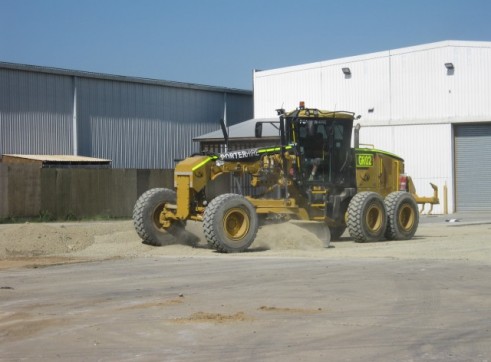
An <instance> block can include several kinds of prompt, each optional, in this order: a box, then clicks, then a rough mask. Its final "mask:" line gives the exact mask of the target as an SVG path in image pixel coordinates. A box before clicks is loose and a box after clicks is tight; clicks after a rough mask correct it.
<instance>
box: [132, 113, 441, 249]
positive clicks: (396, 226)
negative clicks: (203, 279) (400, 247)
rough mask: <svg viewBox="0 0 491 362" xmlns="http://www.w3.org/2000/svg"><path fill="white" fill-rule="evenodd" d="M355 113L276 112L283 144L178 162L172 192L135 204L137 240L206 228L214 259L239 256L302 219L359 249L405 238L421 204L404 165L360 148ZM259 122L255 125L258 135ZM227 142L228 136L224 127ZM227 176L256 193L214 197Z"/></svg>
mask: <svg viewBox="0 0 491 362" xmlns="http://www.w3.org/2000/svg"><path fill="white" fill-rule="evenodd" d="M354 120H355V115H354V113H351V112H344V111H336V112H331V111H323V110H319V109H315V108H306V107H305V106H304V105H303V104H302V103H301V105H300V107H299V108H297V109H296V110H294V111H292V112H288V113H286V112H285V111H284V110H278V121H277V122H269V123H274V124H273V125H274V126H275V127H277V129H278V131H279V136H280V142H279V144H276V145H272V146H271V147H261V148H252V149H245V150H235V151H230V152H223V153H220V154H199V155H194V156H191V157H189V158H186V159H185V160H183V161H181V162H179V163H178V164H177V166H176V168H175V172H174V190H171V189H164V188H157V189H151V190H149V191H147V192H145V193H144V194H143V195H141V196H140V198H139V199H138V200H137V202H136V204H135V207H134V210H133V221H134V225H135V228H136V231H137V233H138V235H139V236H140V237H141V238H142V239H143V241H144V242H145V243H147V244H150V245H161V244H162V243H163V240H164V239H168V235H169V234H170V235H173V236H175V237H179V235H181V234H182V233H183V230H184V228H185V225H186V221H187V220H195V221H200V222H203V231H204V235H205V237H206V239H207V241H208V244H209V245H210V246H211V247H212V248H214V249H216V250H218V251H220V252H226V253H229V252H242V251H244V250H246V249H247V248H249V247H250V245H251V244H252V243H253V241H254V239H255V237H256V234H257V231H258V228H259V227H260V225H262V223H263V222H265V221H267V220H299V221H304V222H307V223H315V224H317V225H321V226H322V228H323V229H324V230H325V234H324V237H325V239H326V240H325V241H326V242H327V245H329V241H330V240H336V239H338V238H339V237H340V236H341V235H342V234H343V233H344V231H345V230H346V228H348V230H349V234H350V236H351V238H353V239H354V240H355V241H356V242H370V241H378V240H381V239H384V238H385V239H387V240H394V239H395V240H400V239H410V238H412V237H413V235H414V234H415V232H416V230H417V228H418V223H419V212H418V211H419V210H418V205H417V203H418V202H426V203H430V204H437V203H438V189H437V188H436V186H434V185H432V187H433V188H434V195H433V197H430V198H428V197H426V198H420V197H419V196H417V195H416V192H415V188H414V184H413V182H412V180H411V178H410V177H409V176H407V175H406V174H405V170H404V160H403V159H402V158H400V157H399V156H396V155H394V154H391V153H389V152H385V151H381V150H377V149H374V148H371V147H368V148H360V145H359V141H358V133H359V125H357V126H356V127H355V129H354V134H355V139H354V146H355V147H354V148H352V147H351V137H352V133H353V123H354ZM262 126H263V123H261V122H258V123H257V124H256V129H255V135H256V137H261V136H262ZM222 130H223V131H224V137H225V138H226V139H227V138H228V135H227V132H226V128H225V127H224V126H223V124H222ZM224 174H233V175H235V176H241V175H245V174H247V175H249V177H248V179H249V180H250V185H251V186H252V187H253V189H254V190H255V192H254V193H253V195H250V196H244V195H241V194H235V193H223V194H218V195H216V193H215V194H214V193H213V192H209V189H211V188H212V187H211V185H212V184H213V182H214V181H216V180H217V179H218V178H219V177H221V176H223V175H224Z"/></svg>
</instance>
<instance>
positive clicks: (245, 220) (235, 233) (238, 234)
mask: <svg viewBox="0 0 491 362" xmlns="http://www.w3.org/2000/svg"><path fill="white" fill-rule="evenodd" d="M249 228H250V222H249V215H248V214H247V212H246V211H245V210H243V209H241V208H233V209H230V210H228V211H227V212H226V213H225V215H224V217H223V229H224V230H225V234H226V236H227V238H229V239H231V240H240V239H242V238H244V237H245V236H246V235H247V233H248V232H249Z"/></svg>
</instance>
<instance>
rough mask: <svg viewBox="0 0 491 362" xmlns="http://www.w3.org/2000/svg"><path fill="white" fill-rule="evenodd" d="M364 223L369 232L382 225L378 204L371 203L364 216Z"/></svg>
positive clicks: (378, 228) (375, 230)
mask: <svg viewBox="0 0 491 362" xmlns="http://www.w3.org/2000/svg"><path fill="white" fill-rule="evenodd" d="M365 223H366V225H367V226H368V228H369V229H370V231H371V232H377V231H378V230H380V228H381V226H382V210H380V207H378V205H371V206H370V207H369V208H368V210H367V213H366V216H365Z"/></svg>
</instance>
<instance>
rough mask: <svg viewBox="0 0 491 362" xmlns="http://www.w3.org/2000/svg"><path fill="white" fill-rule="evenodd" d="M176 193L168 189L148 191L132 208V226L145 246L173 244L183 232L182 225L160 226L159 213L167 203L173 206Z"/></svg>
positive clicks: (177, 222)
mask: <svg viewBox="0 0 491 362" xmlns="http://www.w3.org/2000/svg"><path fill="white" fill-rule="evenodd" d="M175 202H176V193H175V191H174V190H169V189H163V188H159V189H150V190H148V191H147V192H145V193H144V194H143V195H141V196H140V197H139V198H138V200H137V201H136V204H135V207H134V208H133V224H134V226H135V229H136V232H137V233H138V236H140V238H141V239H142V240H143V242H144V243H145V244H148V245H153V246H162V245H166V244H169V243H172V242H173V241H174V242H175V238H179V237H180V235H182V234H183V232H184V223H183V222H181V221H176V222H173V223H172V224H171V225H170V227H168V228H163V227H162V225H161V224H160V221H159V218H160V213H161V212H162V210H163V209H164V207H165V205H166V204H167V203H172V204H175Z"/></svg>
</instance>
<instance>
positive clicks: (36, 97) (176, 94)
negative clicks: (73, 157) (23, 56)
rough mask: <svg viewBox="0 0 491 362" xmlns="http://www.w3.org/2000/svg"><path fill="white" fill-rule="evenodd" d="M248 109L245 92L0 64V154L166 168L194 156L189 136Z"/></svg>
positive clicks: (240, 117) (239, 117) (232, 120)
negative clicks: (80, 158)
mask: <svg viewBox="0 0 491 362" xmlns="http://www.w3.org/2000/svg"><path fill="white" fill-rule="evenodd" d="M74 99H75V100H76V101H75V104H74ZM74 110H75V111H74ZM225 110H226V114H224V111H225ZM252 111H253V107H252V93H251V92H248V91H243V90H234V89H228V88H219V87H208V86H200V85H192V84H181V83H175V82H166V81H154V80H140V79H137V78H127V77H119V76H109V75H103V74H92V73H83V72H76V71H67V70H59V69H50V68H42V67H33V66H24V65H15V64H8V63H0V141H1V143H0V153H23V154H33V153H35V154H74V153H76V154H78V155H83V156H89V157H98V158H107V159H111V160H112V166H113V167H115V168H172V167H174V164H175V163H174V160H175V159H182V158H185V157H187V156H188V155H190V154H192V153H193V152H196V151H198V150H199V144H198V143H195V142H193V141H192V139H193V138H194V137H198V136H200V135H202V134H205V133H209V132H212V131H215V130H217V129H219V128H220V126H219V120H220V119H221V118H226V119H227V122H228V124H229V125H233V124H236V123H238V122H242V121H245V120H247V119H250V118H252ZM74 124H76V125H77V127H76V128H75V129H74V127H73V125H74ZM74 137H75V138H74Z"/></svg>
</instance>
